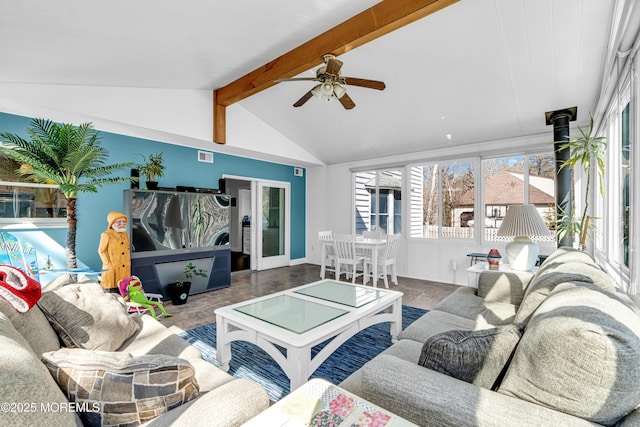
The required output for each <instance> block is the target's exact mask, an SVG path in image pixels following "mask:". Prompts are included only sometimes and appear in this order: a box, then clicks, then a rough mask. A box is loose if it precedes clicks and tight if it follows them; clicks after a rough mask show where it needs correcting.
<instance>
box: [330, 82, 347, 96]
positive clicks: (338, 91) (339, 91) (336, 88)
mask: <svg viewBox="0 0 640 427" xmlns="http://www.w3.org/2000/svg"><path fill="white" fill-rule="evenodd" d="M345 93H347V90H346V89H345V88H344V87H342V86H340V85H339V84H337V83H336V84H334V85H333V94H334V95H335V96H336V98H338V99H340V98H342V97H343V96H344V94H345Z"/></svg>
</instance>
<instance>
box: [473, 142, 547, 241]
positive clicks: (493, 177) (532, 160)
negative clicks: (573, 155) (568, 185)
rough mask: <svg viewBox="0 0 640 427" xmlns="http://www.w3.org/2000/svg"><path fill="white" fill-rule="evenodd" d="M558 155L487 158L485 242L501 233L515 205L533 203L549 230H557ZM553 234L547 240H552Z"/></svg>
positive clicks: (485, 162)
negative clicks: (556, 175)
mask: <svg viewBox="0 0 640 427" xmlns="http://www.w3.org/2000/svg"><path fill="white" fill-rule="evenodd" d="M554 165H555V156H554V153H553V152H547V153H540V154H532V155H520V156H508V157H499V158H493V159H484V160H483V161H482V171H483V176H484V187H483V189H484V207H485V209H484V210H485V217H484V219H483V221H482V228H483V229H484V240H485V241H496V240H501V238H499V237H497V235H496V234H497V232H498V230H499V228H500V225H501V224H502V220H503V218H504V216H505V214H506V213H507V209H508V208H509V206H511V205H516V204H522V203H527V204H532V205H535V206H536V207H537V209H538V212H539V213H540V215H541V216H542V218H543V219H544V220H545V222H546V224H547V227H548V228H549V229H551V230H552V229H555V166H554ZM552 239H553V238H552V237H549V238H545V239H544V240H552Z"/></svg>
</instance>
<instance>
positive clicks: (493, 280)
mask: <svg viewBox="0 0 640 427" xmlns="http://www.w3.org/2000/svg"><path fill="white" fill-rule="evenodd" d="M532 277H533V273H532V272H530V271H518V270H511V271H495V270H485V271H482V272H480V275H479V276H478V291H477V295H478V296H479V297H480V298H483V299H484V300H485V301H495V302H503V303H508V304H513V305H516V306H518V305H520V303H521V302H522V298H523V297H524V292H525V289H526V288H527V285H528V284H529V282H530V281H531V278H532Z"/></svg>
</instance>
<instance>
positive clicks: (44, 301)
mask: <svg viewBox="0 0 640 427" xmlns="http://www.w3.org/2000/svg"><path fill="white" fill-rule="evenodd" d="M38 307H40V309H41V310H42V312H43V313H44V315H45V316H46V317H47V320H48V321H49V323H51V326H52V327H53V329H55V331H56V332H57V333H58V335H59V336H60V339H61V340H62V342H63V343H64V344H65V346H67V347H79V348H84V349H87V350H102V351H114V350H117V349H118V348H120V346H121V345H122V344H123V343H124V342H125V341H126V340H127V339H128V338H129V337H131V336H132V335H133V334H135V333H136V332H137V331H138V330H139V329H140V325H139V324H138V323H136V322H135V320H134V319H133V318H132V317H131V316H130V315H129V313H127V309H126V307H125V306H124V305H123V304H122V303H120V302H119V301H118V300H117V299H116V298H114V296H113V295H112V294H109V293H106V292H105V291H104V289H103V288H102V286H100V285H99V284H97V283H79V284H72V285H67V286H63V287H61V288H59V289H57V290H55V291H50V292H44V293H43V294H42V298H40V301H38Z"/></svg>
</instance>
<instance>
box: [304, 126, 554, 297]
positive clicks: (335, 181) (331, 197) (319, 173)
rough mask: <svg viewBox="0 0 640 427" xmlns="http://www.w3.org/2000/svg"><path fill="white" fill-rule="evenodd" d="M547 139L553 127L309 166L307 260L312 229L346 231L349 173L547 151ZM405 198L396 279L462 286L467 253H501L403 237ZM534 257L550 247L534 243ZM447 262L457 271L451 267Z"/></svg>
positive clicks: (313, 259) (313, 258)
mask: <svg viewBox="0 0 640 427" xmlns="http://www.w3.org/2000/svg"><path fill="white" fill-rule="evenodd" d="M550 141H553V129H552V128H551V127H550V128H549V133H548V134H542V135H534V136H530V137H523V138H521V139H510V140H501V141H491V142H486V143H483V144H475V145H470V146H462V147H449V148H448V149H444V150H435V151H430V152H426V151H425V152H420V153H414V154H411V155H402V156H397V157H392V158H384V159H373V160H368V161H362V162H357V163H343V164H337V165H329V166H318V167H309V168H308V169H307V189H308V193H307V194H308V196H307V215H308V220H307V225H308V227H307V261H308V262H310V263H314V264H319V263H320V261H321V260H320V256H321V253H320V243H319V241H318V231H321V230H333V231H334V232H337V233H352V232H353V231H354V230H353V225H354V224H353V218H354V209H355V207H354V199H353V183H352V172H351V170H352V169H363V168H371V169H375V168H381V167H384V166H390V165H394V166H396V167H397V166H398V165H406V164H411V163H417V162H423V161H426V160H434V159H447V158H456V157H461V156H465V155H468V156H477V155H487V156H492V155H496V154H499V155H507V154H511V153H514V152H515V153H526V152H535V151H539V150H541V149H544V150H548V149H550ZM403 181H404V182H403V185H404V186H405V187H404V188H403V196H404V195H405V194H409V190H408V187H407V180H406V179H405V180H403ZM408 204H409V200H408V198H407V197H403V215H404V216H403V224H405V225H404V231H403V236H402V244H401V248H400V254H399V262H398V275H400V276H403V277H410V278H416V279H425V280H433V281H438V282H445V283H455V284H460V285H466V284H467V272H466V271H465V270H466V268H467V267H469V263H470V259H469V258H468V257H467V256H466V255H467V253H470V252H484V253H486V252H488V251H489V249H492V248H497V249H498V250H499V251H500V252H501V253H502V254H504V245H505V244H504V243H495V242H494V243H491V244H486V245H482V244H481V243H480V242H479V241H473V242H469V241H464V242H462V241H453V240H427V239H417V238H407V233H406V229H407V224H409V217H408V212H409V209H408ZM540 247H541V249H540V253H542V254H549V253H551V252H552V251H553V250H554V249H555V245H554V244H553V243H546V244H541V245H540ZM452 261H454V262H455V263H456V265H457V269H456V270H453V269H452Z"/></svg>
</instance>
